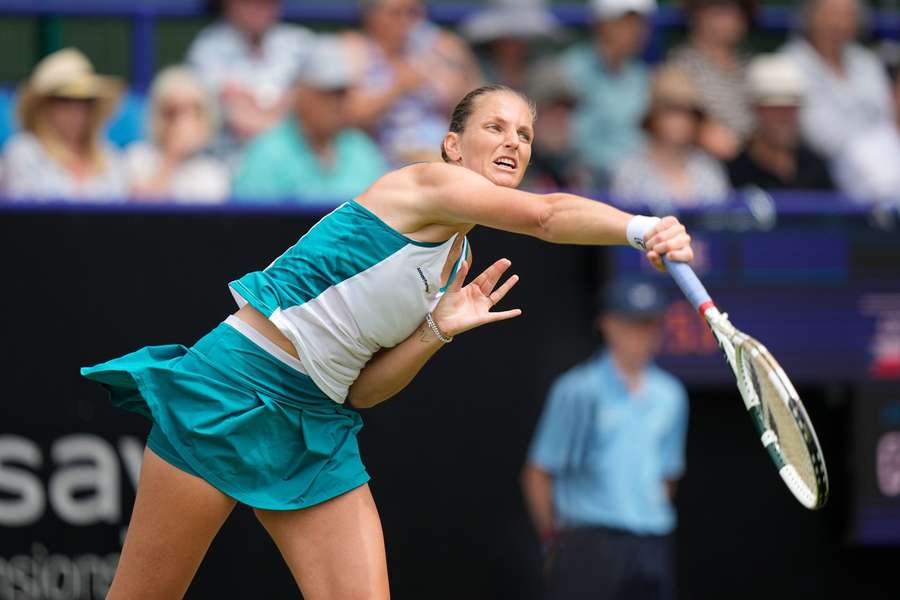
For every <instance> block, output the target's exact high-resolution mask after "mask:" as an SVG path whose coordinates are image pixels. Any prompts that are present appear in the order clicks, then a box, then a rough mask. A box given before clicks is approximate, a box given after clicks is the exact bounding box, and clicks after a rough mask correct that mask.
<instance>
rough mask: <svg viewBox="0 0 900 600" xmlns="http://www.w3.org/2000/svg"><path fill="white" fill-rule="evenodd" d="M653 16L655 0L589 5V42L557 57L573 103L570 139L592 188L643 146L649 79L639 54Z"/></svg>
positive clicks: (607, 0) (596, 0) (595, 1)
mask: <svg viewBox="0 0 900 600" xmlns="http://www.w3.org/2000/svg"><path fill="white" fill-rule="evenodd" d="M655 11H656V0H592V1H591V4H590V15H591V20H592V34H593V38H592V39H591V40H590V41H587V42H584V43H581V44H576V45H573V46H572V47H571V48H569V49H567V50H566V51H565V52H563V53H562V55H561V56H560V62H561V66H562V71H563V73H564V74H565V76H566V77H567V79H568V80H569V84H570V85H571V87H572V89H573V91H574V92H575V97H576V100H577V101H578V104H577V106H576V109H575V118H574V119H573V120H572V136H573V139H574V143H575V147H576V149H577V151H578V154H579V155H580V158H581V160H582V161H583V162H584V163H585V165H586V166H587V167H589V168H590V169H591V171H592V173H593V179H594V181H593V184H594V185H595V186H604V185H606V183H607V180H608V177H609V173H610V172H611V170H612V169H613V167H615V165H616V163H617V162H618V161H619V160H620V159H621V157H622V156H624V155H627V154H630V153H631V152H633V151H635V150H637V149H638V148H640V146H641V143H642V141H643V133H642V130H641V119H643V116H644V112H645V111H646V109H647V105H648V100H649V93H648V92H649V88H650V77H649V73H648V70H647V65H646V64H645V63H644V62H643V61H642V60H641V58H640V54H641V52H642V51H643V50H644V46H645V45H646V42H647V36H648V34H649V32H650V27H651V23H650V19H651V17H652V16H653V13H654V12H655ZM598 140H603V143H598Z"/></svg>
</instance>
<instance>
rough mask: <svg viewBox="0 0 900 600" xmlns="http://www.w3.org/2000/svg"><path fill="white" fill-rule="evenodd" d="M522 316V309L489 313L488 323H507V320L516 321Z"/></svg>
mask: <svg viewBox="0 0 900 600" xmlns="http://www.w3.org/2000/svg"><path fill="white" fill-rule="evenodd" d="M521 314H522V309H521V308H514V309H512V310H502V311H500V312H492V313H488V315H489V316H488V320H487V321H485V322H486V323H496V322H497V321H505V320H507V319H515V318H516V317H518V316H519V315H521Z"/></svg>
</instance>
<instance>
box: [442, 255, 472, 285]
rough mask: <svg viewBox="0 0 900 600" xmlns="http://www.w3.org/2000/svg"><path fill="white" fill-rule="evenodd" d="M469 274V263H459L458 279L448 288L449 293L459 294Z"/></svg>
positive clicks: (455, 278)
mask: <svg viewBox="0 0 900 600" xmlns="http://www.w3.org/2000/svg"><path fill="white" fill-rule="evenodd" d="M468 274H469V261H467V260H463V261H462V262H460V263H459V268H458V269H457V270H456V277H454V278H453V283H452V284H451V285H450V287H449V288H447V291H448V292H458V291H459V290H461V289H462V286H463V283H464V282H465V280H466V275H468Z"/></svg>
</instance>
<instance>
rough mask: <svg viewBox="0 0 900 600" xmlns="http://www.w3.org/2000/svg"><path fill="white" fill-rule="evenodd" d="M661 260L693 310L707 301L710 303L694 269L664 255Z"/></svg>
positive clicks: (707, 293) (710, 300) (698, 308)
mask: <svg viewBox="0 0 900 600" xmlns="http://www.w3.org/2000/svg"><path fill="white" fill-rule="evenodd" d="M663 262H664V263H665V264H666V269H667V270H668V271H669V275H671V276H672V279H674V280H675V283H677V284H678V287H680V288H681V291H682V292H683V293H684V295H685V296H686V297H687V299H688V301H689V302H690V303H691V305H692V306H693V307H694V309H695V310H700V307H701V306H702V305H703V304H706V303H708V302H709V303H712V298H710V297H709V292H707V291H706V288H705V287H703V284H702V283H700V278H699V277H697V274H696V273H694V270H693V269H692V268H691V266H690V265H689V264H687V263H683V262H678V261H674V260H669V259H668V257H666V256H663Z"/></svg>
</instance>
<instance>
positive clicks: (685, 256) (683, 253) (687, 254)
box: [666, 246, 694, 262]
mask: <svg viewBox="0 0 900 600" xmlns="http://www.w3.org/2000/svg"><path fill="white" fill-rule="evenodd" d="M666 256H668V257H669V259H670V260H674V261H676V262H691V261H692V260H694V252H693V251H692V250H691V248H690V246H689V247H687V248H681V249H679V250H673V251H671V252H669V253H668V254H667V255H666Z"/></svg>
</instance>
